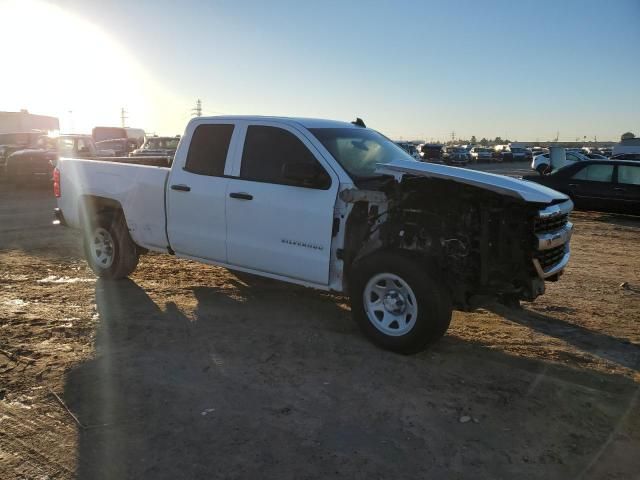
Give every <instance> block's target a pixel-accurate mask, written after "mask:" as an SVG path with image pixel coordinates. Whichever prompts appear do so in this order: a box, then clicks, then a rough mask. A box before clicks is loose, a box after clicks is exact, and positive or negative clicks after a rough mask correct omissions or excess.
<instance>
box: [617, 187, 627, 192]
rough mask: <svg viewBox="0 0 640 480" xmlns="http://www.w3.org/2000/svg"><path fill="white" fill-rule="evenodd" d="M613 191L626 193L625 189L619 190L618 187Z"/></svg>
mask: <svg viewBox="0 0 640 480" xmlns="http://www.w3.org/2000/svg"><path fill="white" fill-rule="evenodd" d="M614 190H615V191H616V192H626V191H627V189H626V188H620V187H615V188H614Z"/></svg>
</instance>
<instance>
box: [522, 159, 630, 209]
mask: <svg viewBox="0 0 640 480" xmlns="http://www.w3.org/2000/svg"><path fill="white" fill-rule="evenodd" d="M523 178H524V179H525V180H529V181H532V182H536V183H540V184H542V185H546V186H547V187H550V188H553V189H554V190H557V191H559V192H562V193H564V194H566V195H568V196H569V197H570V198H571V199H572V200H573V203H574V204H575V205H576V208H578V209H581V210H597V211H600V212H617V213H628V214H632V215H640V163H639V162H634V161H624V160H586V161H582V162H576V163H574V164H571V165H568V166H566V167H563V168H561V169H559V170H556V171H555V172H553V173H551V174H549V175H525V176H524V177H523Z"/></svg>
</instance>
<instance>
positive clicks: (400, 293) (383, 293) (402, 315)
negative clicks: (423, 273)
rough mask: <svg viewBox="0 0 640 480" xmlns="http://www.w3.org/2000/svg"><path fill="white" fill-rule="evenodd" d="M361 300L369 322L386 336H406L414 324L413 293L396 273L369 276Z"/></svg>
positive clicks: (416, 314)
mask: <svg viewBox="0 0 640 480" xmlns="http://www.w3.org/2000/svg"><path fill="white" fill-rule="evenodd" d="M362 300H363V303H364V310H365V313H366V314H367V317H368V319H369V321H370V322H371V324H372V325H373V326H374V327H375V328H376V329H378V330H379V331H381V332H382V333H384V334H385V335H390V336H393V337H399V336H401V335H406V334H407V333H408V332H410V331H411V329H412V328H413V327H414V325H415V324H416V319H417V317H418V302H417V300H416V296H415V294H414V293H413V290H412V289H411V287H410V286H409V284H408V283H407V282H405V281H404V280H403V279H402V278H400V277H399V276H398V275H395V274H393V273H379V274H377V275H374V276H373V277H371V278H370V279H369V281H368V282H367V285H366V286H365V288H364V293H363V299H362Z"/></svg>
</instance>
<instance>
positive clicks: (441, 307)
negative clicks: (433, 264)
mask: <svg viewBox="0 0 640 480" xmlns="http://www.w3.org/2000/svg"><path fill="white" fill-rule="evenodd" d="M351 311H352V312H353V315H354V318H355V320H356V322H357V323H358V325H359V327H360V328H361V330H362V331H363V332H364V334H365V335H366V336H367V337H368V338H369V339H371V340H372V341H373V343H375V344H376V345H378V346H380V347H382V348H385V349H387V350H391V351H394V352H398V353H404V354H410V353H416V352H419V351H421V350H423V349H424V348H425V347H426V346H427V345H428V344H429V343H432V342H434V341H436V340H438V339H439V338H441V337H442V336H443V335H444V334H445V333H446V331H447V329H448V328H449V324H450V322H451V313H452V307H451V300H450V297H449V295H448V293H447V292H446V291H445V290H444V289H443V288H441V287H440V286H439V285H438V284H437V283H435V282H434V281H433V280H432V279H431V277H430V276H429V274H428V273H427V271H426V267H425V266H424V265H423V264H422V263H421V262H416V261H415V260H414V259H409V258H407V257H405V256H403V255H400V254H394V253H381V254H374V255H372V256H371V257H368V258H366V259H364V260H362V261H361V262H359V263H358V264H357V265H355V266H354V270H353V273H352V282H351Z"/></svg>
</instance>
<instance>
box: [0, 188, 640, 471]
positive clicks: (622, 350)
mask: <svg viewBox="0 0 640 480" xmlns="http://www.w3.org/2000/svg"><path fill="white" fill-rule="evenodd" d="M0 188H2V187H0ZM54 203H55V202H54V199H53V198H52V197H51V195H50V193H49V191H48V190H37V189H30V190H25V191H19V192H7V191H3V190H0V478H1V479H16V478H20V479H22V478H25V479H27V478H28V479H67V478H80V479H101V478H112V479H125V478H131V479H143V478H144V479H165V478H166V479H175V478H207V479H210V478H230V479H233V478H237V479H245V478H272V479H287V478H295V479H304V478H345V479H376V478H385V479H404V478H407V479H409V478H412V479H413V478H454V479H455V478H493V479H501V478H531V479H567V478H578V479H596V478H597V479H609V478H610V479H628V478H638V472H640V455H638V453H639V452H640V403H639V399H638V397H639V391H640V390H639V386H640V373H639V369H640V325H639V322H640V253H639V252H640V219H632V218H629V217H621V216H612V215H606V214H597V213H580V212H578V213H575V214H574V215H573V218H574V223H575V224H576V232H575V236H574V239H573V242H572V246H573V259H572V261H571V264H570V266H569V268H568V269H567V271H566V274H565V275H564V276H563V277H562V279H561V281H560V282H558V283H552V284H548V291H547V294H546V295H544V296H543V297H541V298H539V299H538V300H537V301H536V302H534V303H531V304H525V305H524V308H523V309H522V310H509V309H506V308H504V307H500V306H497V305H496V306H495V307H492V308H490V309H488V310H479V311H477V312H473V313H460V312H456V313H455V314H454V318H453V322H452V325H451V329H450V331H449V333H448V335H447V336H446V337H445V338H444V339H443V340H442V341H441V342H439V343H438V344H436V345H434V346H433V347H431V348H430V349H429V350H427V351H425V352H424V353H421V354H419V355H415V356H400V355H396V354H393V353H389V352H385V351H381V350H379V349H377V348H375V347H374V346H373V345H371V344H370V343H369V342H368V341H367V340H365V339H364V338H363V337H362V335H361V334H360V333H359V332H358V331H357V329H356V326H355V325H354V323H353V322H352V321H351V319H350V312H349V307H348V305H347V302H346V299H345V298H342V297H338V296H333V295H328V294H323V293H318V292H314V291H311V290H307V289H304V288H299V287H292V286H290V285H284V284H279V283H277V282H272V281H267V280H261V279H255V280H254V279H249V280H247V279H244V278H243V279H240V278H237V277H236V276H235V275H234V274H233V273H231V272H229V271H227V270H225V269H221V268H214V267H209V266H204V265H199V264H196V263H192V262H188V261H182V260H175V259H173V258H170V257H169V256H161V255H148V256H144V257H143V258H142V259H141V262H140V265H139V267H138V270H137V271H136V272H135V274H134V275H133V277H132V278H131V280H128V281H122V282H104V281H96V280H95V277H94V276H93V275H92V273H91V272H90V271H89V269H88V268H87V267H86V265H85V263H84V261H83V260H82V255H81V248H80V241H79V238H78V236H77V234H76V233H75V232H73V231H71V230H69V229H65V228H61V227H53V226H51V225H50V220H51V209H52V208H53V206H54ZM623 282H626V283H625V286H624V287H621V286H620V285H621V284H622V283H623ZM66 408H68V411H67V410H66Z"/></svg>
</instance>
